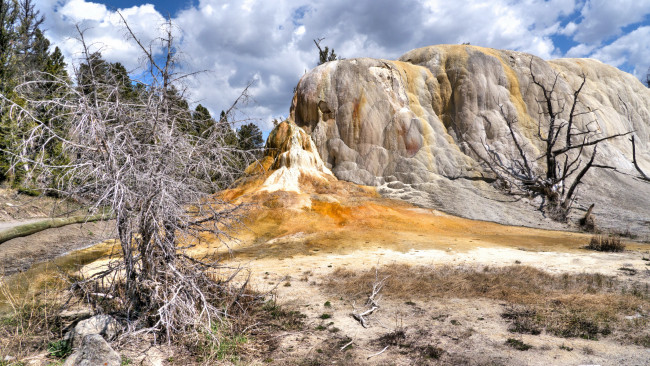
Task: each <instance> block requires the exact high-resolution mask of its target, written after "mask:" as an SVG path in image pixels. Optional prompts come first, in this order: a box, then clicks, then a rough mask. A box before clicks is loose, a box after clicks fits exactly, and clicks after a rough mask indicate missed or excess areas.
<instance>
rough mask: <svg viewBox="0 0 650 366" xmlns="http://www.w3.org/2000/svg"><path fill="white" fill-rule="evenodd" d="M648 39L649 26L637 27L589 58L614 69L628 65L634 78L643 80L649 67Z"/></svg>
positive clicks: (649, 46) (649, 50)
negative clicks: (614, 67)
mask: <svg viewBox="0 0 650 366" xmlns="http://www.w3.org/2000/svg"><path fill="white" fill-rule="evenodd" d="M649 39H650V26H644V27H639V28H638V29H636V30H634V31H632V32H630V33H628V34H626V35H624V36H622V37H620V38H618V39H617V40H616V41H614V42H612V43H611V44H609V45H607V46H604V47H602V48H600V49H598V50H597V51H595V52H594V53H593V54H592V55H591V56H592V57H594V58H597V59H599V60H601V61H603V62H605V63H608V64H610V65H613V66H616V67H621V66H623V65H624V64H629V65H631V66H632V73H633V74H634V76H636V77H637V78H639V79H644V78H645V76H646V73H647V71H648V67H650V61H649V60H650V44H648V40H649Z"/></svg>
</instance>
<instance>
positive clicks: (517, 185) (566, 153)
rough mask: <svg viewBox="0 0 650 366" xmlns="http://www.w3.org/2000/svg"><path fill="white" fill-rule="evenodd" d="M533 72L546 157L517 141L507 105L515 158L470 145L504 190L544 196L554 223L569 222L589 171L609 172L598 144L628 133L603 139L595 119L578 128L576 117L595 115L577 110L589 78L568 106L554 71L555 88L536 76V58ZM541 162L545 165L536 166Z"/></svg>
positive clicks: (540, 136)
mask: <svg viewBox="0 0 650 366" xmlns="http://www.w3.org/2000/svg"><path fill="white" fill-rule="evenodd" d="M529 71H530V75H531V80H532V83H533V84H534V85H535V86H537V87H538V88H539V89H540V91H541V92H542V99H540V100H538V101H537V102H538V103H539V105H540V111H541V112H540V113H539V117H538V124H537V134H536V137H537V139H539V141H540V142H541V143H542V154H541V155H540V156H530V155H529V153H527V150H526V145H525V143H524V142H522V141H520V138H519V137H517V136H518V120H517V117H516V116H514V115H511V114H509V113H507V112H506V110H505V109H504V106H503V104H499V108H500V112H501V115H502V117H503V118H504V120H505V122H506V126H507V127H508V135H509V137H510V139H511V141H512V144H513V145H514V147H515V150H516V151H515V152H514V154H511V155H508V156H506V155H504V154H503V153H500V152H498V151H495V150H494V149H493V148H491V147H490V146H489V145H488V144H487V143H485V142H483V144H482V145H483V152H482V153H479V151H478V150H477V149H476V148H475V147H474V146H473V145H472V144H471V143H469V144H468V146H469V148H470V149H471V150H472V151H473V152H474V154H475V155H477V156H478V158H479V161H480V162H481V163H482V164H483V165H484V166H486V167H487V168H488V170H490V171H491V172H493V173H494V174H495V175H496V177H497V179H498V180H499V182H500V183H501V186H502V187H504V188H505V189H507V190H508V191H509V192H510V193H513V194H517V195H522V196H530V197H542V199H543V203H542V209H543V210H544V211H545V212H547V213H548V214H549V216H551V217H552V218H553V219H556V220H559V221H563V220H566V217H567V214H568V212H569V210H570V208H571V206H572V203H573V201H574V199H575V194H576V192H577V188H578V186H579V185H580V183H581V182H582V179H583V178H584V176H585V175H586V174H587V172H588V171H589V170H590V169H591V168H611V167H608V166H605V165H599V164H595V163H594V161H595V158H596V153H597V149H598V144H599V143H601V142H603V141H606V140H610V139H613V138H616V137H620V136H624V135H627V134H629V132H628V133H622V134H614V135H608V136H604V137H600V136H599V134H598V133H597V132H596V130H597V129H590V126H591V125H593V124H597V123H598V122H597V120H595V119H592V120H590V121H588V122H586V123H585V122H584V121H582V122H583V123H578V121H577V119H578V117H580V116H584V115H590V114H592V113H593V111H590V110H585V109H580V108H579V105H580V92H581V91H582V89H583V87H584V85H585V83H586V75H584V74H582V75H581V79H582V81H581V83H580V85H579V86H578V87H577V88H576V89H575V90H574V91H573V93H572V94H573V96H572V99H571V101H570V102H569V103H567V102H565V101H561V100H560V99H558V96H557V94H558V91H557V88H558V82H559V80H560V74H559V73H557V72H556V73H555V75H554V79H553V83H552V84H550V85H547V84H546V83H544V82H543V81H542V80H539V79H538V77H537V76H536V75H535V72H534V70H533V63H532V59H531V61H530V64H529ZM567 104H568V105H567ZM567 107H568V108H567ZM589 150H590V151H589ZM585 153H587V154H589V155H588V156H589V158H588V159H584V155H585ZM585 160H586V161H585ZM539 161H543V162H544V164H538V162H539Z"/></svg>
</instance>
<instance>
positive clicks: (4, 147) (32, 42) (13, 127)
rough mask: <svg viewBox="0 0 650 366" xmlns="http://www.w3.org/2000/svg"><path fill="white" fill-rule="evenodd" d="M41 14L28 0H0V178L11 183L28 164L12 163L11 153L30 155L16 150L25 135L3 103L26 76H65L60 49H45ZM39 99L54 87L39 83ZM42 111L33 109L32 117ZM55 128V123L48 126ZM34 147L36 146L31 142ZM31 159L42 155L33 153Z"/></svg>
mask: <svg viewBox="0 0 650 366" xmlns="http://www.w3.org/2000/svg"><path fill="white" fill-rule="evenodd" d="M43 20H44V18H43V16H41V15H40V13H39V11H38V10H36V9H35V7H34V3H33V1H32V0H0V94H1V95H2V99H0V182H1V181H4V180H7V179H11V180H12V181H13V182H14V183H15V184H19V183H21V181H24V180H25V179H27V180H29V177H30V176H31V170H30V169H31V168H30V164H29V163H28V162H27V161H26V160H24V159H23V160H22V161H21V162H20V164H17V165H16V164H14V163H15V161H14V156H15V155H17V154H18V153H20V155H21V156H30V153H29V152H25V151H16V150H15V146H17V145H18V143H19V142H20V141H21V140H22V139H24V138H25V136H24V134H25V133H26V132H25V129H24V127H23V128H22V129H21V128H18V127H17V124H16V122H15V121H14V120H13V116H11V115H10V111H9V109H8V106H7V104H8V103H9V102H10V101H11V102H16V103H17V104H20V103H21V102H20V100H15V99H16V96H15V88H16V86H18V85H19V84H20V83H22V82H24V81H29V80H41V79H43V75H45V77H44V78H45V79H46V80H48V81H53V80H54V79H55V78H60V79H63V80H67V78H68V75H67V72H66V70H65V67H66V64H65V62H64V60H63V55H62V53H61V50H59V49H58V48H56V49H55V50H54V51H53V52H52V53H50V52H49V48H50V41H49V40H48V39H47V38H46V37H45V36H44V34H43V32H42V30H41V29H40V26H41V25H42V23H43ZM34 93H37V94H38V95H39V97H40V98H42V99H49V98H51V97H52V96H53V95H54V93H56V88H55V87H54V86H53V85H51V84H48V83H42V85H40V87H39V88H36V89H35V92H34ZM46 112H48V113H50V112H51V111H45V110H40V111H39V110H37V111H34V113H35V116H36V117H39V118H40V117H41V115H44V114H45V113H46ZM50 127H52V128H54V129H56V126H50ZM34 150H35V151H36V150H38V147H37V146H34ZM32 158H33V159H38V158H41V159H42V158H45V159H47V157H44V156H33V155H32Z"/></svg>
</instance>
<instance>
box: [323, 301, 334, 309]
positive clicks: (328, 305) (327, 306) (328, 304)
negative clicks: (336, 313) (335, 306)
mask: <svg viewBox="0 0 650 366" xmlns="http://www.w3.org/2000/svg"><path fill="white" fill-rule="evenodd" d="M323 306H324V307H326V308H331V307H332V303H331V302H329V301H325V304H323Z"/></svg>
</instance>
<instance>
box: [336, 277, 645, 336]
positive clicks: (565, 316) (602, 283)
mask: <svg viewBox="0 0 650 366" xmlns="http://www.w3.org/2000/svg"><path fill="white" fill-rule="evenodd" d="M376 271H378V272H379V274H380V275H381V276H382V277H385V276H389V277H388V279H387V280H386V283H385V286H384V288H383V290H382V295H383V296H384V297H386V298H392V299H394V300H401V301H416V300H415V299H413V297H414V296H421V301H428V300H430V299H431V298H465V299H472V298H485V299H492V300H495V301H500V302H505V303H506V304H508V306H507V307H506V309H505V311H504V313H503V315H502V316H503V318H504V319H506V320H508V321H509V322H510V323H511V324H510V329H509V330H510V331H511V332H513V333H521V334H533V335H537V334H541V332H543V331H546V332H547V333H549V334H553V335H556V336H560V337H567V338H571V337H580V338H585V339H598V338H600V337H604V336H610V335H612V336H615V338H616V339H617V340H619V341H620V342H621V343H625V344H630V343H633V339H634V338H638V337H641V336H645V335H648V336H650V327H649V326H648V324H649V323H650V320H648V319H647V318H643V319H642V320H643V321H642V322H641V321H639V322H630V321H629V320H626V319H625V317H626V316H628V315H629V314H635V313H637V312H638V309H647V308H649V307H650V289H648V288H647V287H645V284H630V283H629V282H628V281H625V282H624V281H619V280H617V279H616V278H615V277H611V276H605V275H602V274H587V273H582V274H551V273H548V272H545V271H542V270H539V269H536V268H533V267H529V266H526V265H512V266H506V267H480V268H478V267H470V266H436V267H426V266H409V265H397V264H395V265H388V266H384V267H381V268H379V269H377V270H376V269H374V268H372V269H369V270H367V271H362V272H353V271H349V270H345V269H337V270H335V271H334V272H333V273H332V274H331V275H330V276H328V277H327V278H325V279H324V285H325V286H326V288H327V290H328V291H330V292H331V293H332V294H333V295H335V296H340V295H345V296H347V297H348V298H350V299H354V298H355V296H356V297H358V296H359V294H365V293H367V291H368V288H372V283H373V282H374V281H375V276H376ZM432 319H433V320H438V321H441V320H443V319H444V316H443V315H439V316H433V317H432ZM640 342H641V343H643V342H642V341H640Z"/></svg>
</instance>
